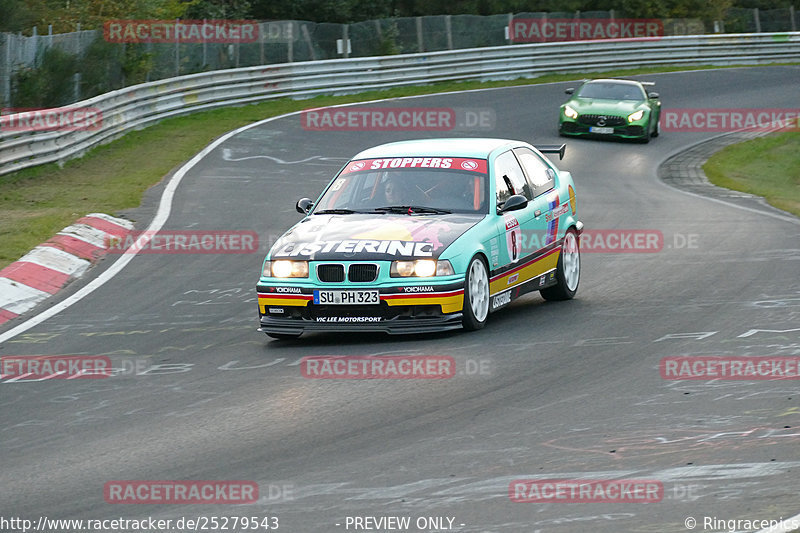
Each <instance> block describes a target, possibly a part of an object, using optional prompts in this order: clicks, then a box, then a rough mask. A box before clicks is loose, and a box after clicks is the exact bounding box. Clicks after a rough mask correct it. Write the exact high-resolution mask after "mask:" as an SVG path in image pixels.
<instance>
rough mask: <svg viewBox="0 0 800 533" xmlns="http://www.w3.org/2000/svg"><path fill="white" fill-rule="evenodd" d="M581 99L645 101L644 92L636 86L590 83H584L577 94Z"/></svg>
mask: <svg viewBox="0 0 800 533" xmlns="http://www.w3.org/2000/svg"><path fill="white" fill-rule="evenodd" d="M578 96H579V97H581V98H598V99H601V100H634V101H640V100H644V99H645V94H644V91H643V90H642V88H641V87H639V86H638V85H632V84H630V83H613V82H597V81H595V82H591V83H585V84H584V85H583V87H581V90H580V91H579V92H578Z"/></svg>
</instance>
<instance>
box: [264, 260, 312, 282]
mask: <svg viewBox="0 0 800 533" xmlns="http://www.w3.org/2000/svg"><path fill="white" fill-rule="evenodd" d="M262 275H264V276H266V277H268V278H307V277H308V261H289V260H288V259H278V260H277V261H264V270H263V272H262Z"/></svg>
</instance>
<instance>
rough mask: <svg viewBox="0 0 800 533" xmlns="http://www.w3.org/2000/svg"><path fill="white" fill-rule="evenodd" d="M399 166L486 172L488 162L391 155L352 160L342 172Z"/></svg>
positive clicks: (454, 158)
mask: <svg viewBox="0 0 800 533" xmlns="http://www.w3.org/2000/svg"><path fill="white" fill-rule="evenodd" d="M397 168H444V169H452V170H466V171H468V172H477V173H480V174H486V173H487V168H488V164H487V161H486V160H485V159H464V158H460V157H389V158H384V159H362V160H360V161H351V162H350V163H348V164H347V166H346V167H345V168H344V170H342V174H343V175H344V174H350V173H352V172H369V171H375V170H383V169H397Z"/></svg>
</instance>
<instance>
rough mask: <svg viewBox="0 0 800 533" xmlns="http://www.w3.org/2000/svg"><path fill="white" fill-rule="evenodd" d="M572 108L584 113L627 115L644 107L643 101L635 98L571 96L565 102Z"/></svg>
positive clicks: (645, 105)
mask: <svg viewBox="0 0 800 533" xmlns="http://www.w3.org/2000/svg"><path fill="white" fill-rule="evenodd" d="M567 105H569V106H570V107H571V108H572V109H574V110H575V111H577V112H578V113H580V114H582V115H585V114H589V115H619V116H627V115H630V114H631V113H633V112H634V111H637V110H639V109H642V108H646V107H647V104H646V102H644V101H635V100H600V99H593V98H573V99H571V100H570V101H568V102H567Z"/></svg>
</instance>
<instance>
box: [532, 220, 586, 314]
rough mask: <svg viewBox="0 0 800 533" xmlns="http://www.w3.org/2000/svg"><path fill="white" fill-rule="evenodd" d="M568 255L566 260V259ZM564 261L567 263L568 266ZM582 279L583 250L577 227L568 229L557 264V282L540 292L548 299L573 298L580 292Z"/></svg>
mask: <svg viewBox="0 0 800 533" xmlns="http://www.w3.org/2000/svg"><path fill="white" fill-rule="evenodd" d="M565 257H566V260H565ZM564 263H567V265H566V267H565V265H564ZM580 281H581V250H580V240H579V238H578V232H577V231H575V228H570V229H568V230H567V233H566V235H564V245H563V246H562V248H561V253H560V254H559V255H558V263H557V264H556V282H557V283H556V284H555V285H553V286H552V287H547V288H546V289H542V290H541V291H539V293H540V294H541V295H542V298H544V299H545V300H548V301H561V300H571V299H572V298H573V297H574V296H575V293H577V292H578V285H579V284H580Z"/></svg>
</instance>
